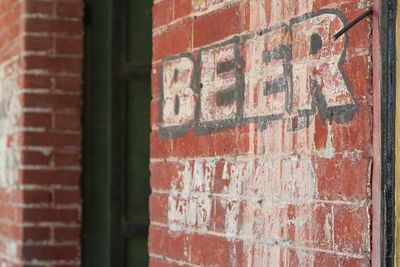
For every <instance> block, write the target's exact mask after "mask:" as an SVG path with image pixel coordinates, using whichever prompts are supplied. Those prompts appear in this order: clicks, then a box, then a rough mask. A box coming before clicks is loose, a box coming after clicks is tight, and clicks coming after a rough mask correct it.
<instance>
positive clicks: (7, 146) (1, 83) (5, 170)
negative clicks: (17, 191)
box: [0, 63, 21, 188]
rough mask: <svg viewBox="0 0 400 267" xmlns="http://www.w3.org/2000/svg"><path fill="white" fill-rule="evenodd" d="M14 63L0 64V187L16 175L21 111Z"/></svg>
mask: <svg viewBox="0 0 400 267" xmlns="http://www.w3.org/2000/svg"><path fill="white" fill-rule="evenodd" d="M17 74H18V71H17V67H16V63H15V64H7V65H6V64H3V65H1V66H0V188H11V187H12V186H14V185H15V183H16V180H17V177H18V166H19V157H18V150H17V146H18V144H17V142H18V140H17V139H16V138H15V136H14V138H11V136H12V135H13V134H15V133H17V131H18V116H19V115H20V112H21V106H20V99H19V88H18V84H17Z"/></svg>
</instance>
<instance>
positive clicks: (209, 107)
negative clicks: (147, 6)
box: [149, 0, 372, 266]
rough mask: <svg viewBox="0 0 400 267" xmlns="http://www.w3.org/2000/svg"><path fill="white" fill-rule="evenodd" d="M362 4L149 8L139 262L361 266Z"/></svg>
mask: <svg viewBox="0 0 400 267" xmlns="http://www.w3.org/2000/svg"><path fill="white" fill-rule="evenodd" d="M370 4H371V3H370V1H364V0H348V1H339V0H337V1H324V0H307V1H289V0H242V1H235V0H231V1H219V0H193V1H188V0H184V1H180V0H159V1H155V2H154V7H153V18H154V20H153V77H152V95H153V101H152V129H153V131H152V135H151V164H150V168H151V186H152V195H151V198H150V214H151V215H150V216H151V227H150V237H149V248H150V259H151V260H150V262H151V264H150V265H151V266H188V265H190V266H204V265H213V266H310V265H313V266H364V264H365V265H368V264H369V262H370V253H371V252H370V251H371V248H370V239H371V233H370V224H371V218H370V213H369V210H370V203H371V187H370V178H371V163H372V141H371V132H372V104H371V101H372V84H371V80H372V79H371V57H370V54H371V51H370V46H371V37H370V24H369V22H368V20H364V21H363V22H362V23H360V24H359V25H357V26H356V27H355V28H354V29H352V30H351V31H350V33H349V34H348V35H345V36H343V37H341V38H339V39H338V40H337V41H336V42H334V41H333V34H334V33H336V32H337V31H338V30H340V29H341V27H343V25H344V24H345V22H346V20H351V19H353V18H355V17H356V16H357V15H358V14H361V13H362V12H364V11H365V10H366V9H367V8H368V7H369V5H370Z"/></svg>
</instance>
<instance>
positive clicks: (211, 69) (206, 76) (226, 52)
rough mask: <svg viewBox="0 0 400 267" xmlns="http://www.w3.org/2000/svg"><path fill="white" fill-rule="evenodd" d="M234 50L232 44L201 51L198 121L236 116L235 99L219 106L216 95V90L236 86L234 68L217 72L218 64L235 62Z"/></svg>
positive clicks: (219, 90) (226, 118)
mask: <svg viewBox="0 0 400 267" xmlns="http://www.w3.org/2000/svg"><path fill="white" fill-rule="evenodd" d="M235 52H236V50H235V45H234V44H230V45H226V46H222V47H217V48H214V49H209V50H205V51H202V52H201V63H200V64H201V67H200V69H201V74H200V78H201V91H200V107H201V111H200V122H210V121H218V120H228V119H234V118H235V117H236V112H237V105H236V101H232V102H231V103H229V104H226V105H223V106H219V105H218V104H217V97H216V96H217V94H218V92H221V91H223V90H227V89H232V88H233V89H235V88H236V87H237V85H236V83H237V77H236V68H232V69H230V70H228V71H226V72H223V73H221V74H218V73H217V69H218V64H221V63H225V62H235V60H236V55H235Z"/></svg>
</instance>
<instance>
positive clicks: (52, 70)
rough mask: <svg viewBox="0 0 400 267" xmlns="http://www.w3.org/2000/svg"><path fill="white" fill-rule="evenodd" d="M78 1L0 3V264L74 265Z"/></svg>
mask: <svg viewBox="0 0 400 267" xmlns="http://www.w3.org/2000/svg"><path fill="white" fill-rule="evenodd" d="M81 16H82V0H0V25H1V27H0V28H1V29H0V103H1V104H0V266H1V267H11V266H13V267H14V266H79V262H80V245H79V240H80V213H81V205H80V202H81V200H80V189H79V179H80V172H81V167H80V157H81V126H80V114H81V91H82V86H81V84H82V55H83V51H82V50H83V49H82V38H83V26H82V23H81V21H82V20H81Z"/></svg>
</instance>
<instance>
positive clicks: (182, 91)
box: [162, 57, 196, 127]
mask: <svg viewBox="0 0 400 267" xmlns="http://www.w3.org/2000/svg"><path fill="white" fill-rule="evenodd" d="M193 72H194V64H193V61H192V60H191V59H190V58H187V57H181V58H178V59H172V60H168V61H166V62H165V63H164V65H163V76H162V82H163V86H164V87H165V90H163V99H162V101H163V109H162V123H163V126H164V127H171V126H179V125H183V124H187V123H189V122H190V121H192V120H193V119H194V109H195V107H196V103H195V95H194V92H193V90H192V88H191V85H192V81H193V75H194V73H193ZM177 98H178V99H177ZM176 101H179V108H178V110H177V109H176V107H175V104H176Z"/></svg>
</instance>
